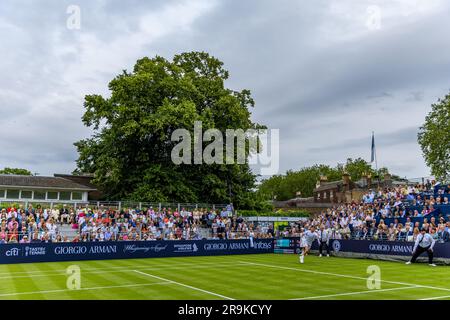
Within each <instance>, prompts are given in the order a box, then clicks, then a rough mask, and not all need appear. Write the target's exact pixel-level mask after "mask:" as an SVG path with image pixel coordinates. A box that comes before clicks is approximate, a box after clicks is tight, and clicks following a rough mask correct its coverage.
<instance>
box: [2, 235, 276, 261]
mask: <svg viewBox="0 0 450 320" xmlns="http://www.w3.org/2000/svg"><path fill="white" fill-rule="evenodd" d="M259 253H273V239H258V240H249V239H243V240H198V241H139V242H138V241H124V242H103V243H99V242H92V243H86V242H84V243H36V244H34V243H30V244H5V245H1V246H0V264H9V263H27V262H52V261H79V260H105V259H135V258H162V257H183V256H209V255H232V254H259Z"/></svg>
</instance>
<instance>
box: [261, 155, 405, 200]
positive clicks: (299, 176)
mask: <svg viewBox="0 0 450 320" xmlns="http://www.w3.org/2000/svg"><path fill="white" fill-rule="evenodd" d="M344 172H346V173H348V174H349V175H350V177H351V179H352V180H353V181H357V180H359V179H361V178H362V177H363V176H365V175H368V174H370V175H371V176H372V178H373V180H372V181H376V179H383V177H384V175H385V174H386V173H388V170H387V168H380V169H379V170H378V171H376V170H374V169H372V167H371V165H370V163H368V162H367V161H365V160H364V159H362V158H357V159H352V158H348V159H347V162H346V163H345V164H338V165H336V166H335V167H331V166H328V165H323V164H316V165H313V166H311V167H304V168H302V169H300V170H298V171H294V170H289V171H287V172H286V174H285V175H275V176H273V177H271V178H269V179H266V180H264V181H262V183H261V184H260V186H259V188H258V193H260V195H261V196H262V198H263V199H274V198H276V199H277V200H289V199H292V198H294V197H295V196H296V194H297V192H301V196H302V197H311V196H312V195H313V191H314V189H315V187H316V184H317V181H318V180H319V179H320V177H321V176H325V177H326V178H327V181H329V182H331V181H338V180H341V179H342V174H343V173H344ZM393 178H397V179H398V178H399V177H397V176H393Z"/></svg>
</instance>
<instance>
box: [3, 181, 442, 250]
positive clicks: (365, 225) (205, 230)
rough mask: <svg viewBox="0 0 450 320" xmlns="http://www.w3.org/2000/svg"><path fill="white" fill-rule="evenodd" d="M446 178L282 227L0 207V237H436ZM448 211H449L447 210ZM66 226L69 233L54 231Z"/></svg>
mask: <svg viewBox="0 0 450 320" xmlns="http://www.w3.org/2000/svg"><path fill="white" fill-rule="evenodd" d="M449 193H450V185H448V186H447V185H444V186H438V187H436V186H432V185H431V184H428V183H427V184H423V185H416V186H407V185H403V186H397V187H392V188H384V189H381V188H380V189H379V190H369V191H368V192H367V193H366V194H364V195H363V197H362V199H361V200H360V201H352V202H351V203H347V204H339V205H336V206H334V207H333V208H329V209H327V210H325V211H323V212H321V213H320V214H319V215H317V216H315V217H313V218H311V219H303V220H301V221H299V222H297V223H294V224H291V225H290V226H289V227H288V228H285V229H284V230H282V231H279V230H274V227H273V225H272V224H269V223H266V224H257V223H255V224H254V223H251V222H248V221H246V220H245V219H244V218H242V217H238V216H236V215H234V214H233V208H232V207H231V206H228V207H227V208H224V209H222V210H211V209H197V208H196V209H192V210H189V209H185V208H181V210H179V211H178V210H173V209H171V208H157V209H155V208H153V207H150V208H147V209H144V210H140V209H121V210H118V209H111V208H103V207H100V208H89V207H83V208H70V207H67V206H62V207H60V208H56V207H55V208H52V209H48V208H47V209H44V208H40V207H36V208H35V207H33V206H31V205H30V206H29V207H28V208H23V206H19V207H18V208H15V207H8V208H3V209H1V213H0V244H2V243H3V244H4V243H29V242H86V241H151V240H198V239H202V238H209V239H242V238H271V237H274V236H284V237H294V236H300V234H301V233H302V232H303V230H304V229H305V228H309V227H310V226H315V227H317V228H320V227H321V226H323V227H324V228H325V229H327V230H328V231H329V232H330V233H331V238H334V239H361V240H364V239H374V240H388V241H394V240H399V241H414V240H415V239H416V237H417V236H418V234H419V230H420V228H426V229H427V230H428V232H429V233H430V234H431V235H432V236H433V238H435V239H436V240H437V241H440V242H449V241H450V219H449V216H448V215H446V214H442V213H439V207H441V206H449V208H450V204H449V199H448V194H449ZM449 212H450V211H449ZM62 229H65V230H67V229H69V230H72V231H73V232H72V234H73V236H69V235H68V233H64V232H61V230H62Z"/></svg>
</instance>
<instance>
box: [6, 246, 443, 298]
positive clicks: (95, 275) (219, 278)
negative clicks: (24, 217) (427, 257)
mask: <svg viewBox="0 0 450 320" xmlns="http://www.w3.org/2000/svg"><path fill="white" fill-rule="evenodd" d="M71 265H77V266H79V267H80V270H81V274H80V279H81V283H80V284H81V287H80V289H79V290H70V289H68V288H67V285H66V283H67V279H68V278H67V277H68V276H67V274H66V268H67V267H68V266H71ZM371 265H377V266H378V267H379V268H380V269H381V288H380V289H375V290H369V289H368V287H367V277H368V276H369V274H368V273H367V267H368V266H371ZM0 282H1V285H0V299H83V300H95V299H108V300H115V299H132V300H139V299H158V300H166V299H168V300H177V299H183V300H205V299H206V300H211V299H214V300H215V299H230V300H231V299H237V300H241V299H245V300H249V299H256V300H266V299H274V300H279V299H281V300H289V299H315V300H317V299H327V300H333V299H396V300H397V299H450V268H449V267H446V266H438V267H436V268H431V267H429V266H428V265H427V264H418V265H410V266H407V265H404V264H403V263H399V262H383V261H376V260H362V259H348V258H336V257H331V258H326V257H322V258H319V257H317V256H308V257H307V258H306V262H305V264H302V265H301V264H299V263H298V256H297V255H278V254H267V255H236V256H214V257H212V256H209V257H183V258H162V259H156V258H152V259H134V260H103V261H82V262H53V263H34V264H16V265H0Z"/></svg>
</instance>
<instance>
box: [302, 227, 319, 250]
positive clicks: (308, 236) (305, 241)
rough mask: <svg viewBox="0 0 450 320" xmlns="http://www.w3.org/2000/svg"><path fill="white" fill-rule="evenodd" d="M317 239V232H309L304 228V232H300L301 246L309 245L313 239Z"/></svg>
mask: <svg viewBox="0 0 450 320" xmlns="http://www.w3.org/2000/svg"><path fill="white" fill-rule="evenodd" d="M317 239H319V235H318V234H317V232H311V231H309V230H306V231H305V232H303V234H302V240H301V246H302V247H306V246H308V247H311V246H312V244H313V242H314V240H317Z"/></svg>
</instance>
